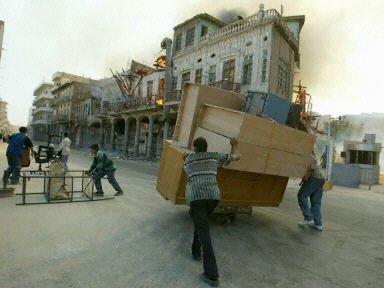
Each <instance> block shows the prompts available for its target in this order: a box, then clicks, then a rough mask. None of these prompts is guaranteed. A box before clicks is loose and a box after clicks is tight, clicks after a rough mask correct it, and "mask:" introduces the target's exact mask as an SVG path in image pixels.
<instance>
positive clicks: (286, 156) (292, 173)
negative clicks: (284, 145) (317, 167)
mask: <svg viewBox="0 0 384 288" xmlns="http://www.w3.org/2000/svg"><path fill="white" fill-rule="evenodd" d="M310 162H311V157H307V156H302V155H296V154H292V153H287V152H284V151H279V150H275V149H271V150H270V154H269V157H268V162H267V165H266V170H265V171H264V173H265V174H273V175H279V176H288V175H289V177H293V178H302V177H303V176H304V175H305V173H306V172H307V170H308V167H309V164H310Z"/></svg>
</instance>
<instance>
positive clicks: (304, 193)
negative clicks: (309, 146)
mask: <svg viewBox="0 0 384 288" xmlns="http://www.w3.org/2000/svg"><path fill="white" fill-rule="evenodd" d="M324 182H325V180H324V176H323V174H322V173H321V171H320V167H319V165H318V164H317V160H316V158H315V154H314V153H313V152H312V160H311V164H310V166H309V167H308V171H307V173H306V175H305V176H304V178H303V181H302V182H301V187H300V190H299V193H298V194H297V200H298V202H299V206H300V209H301V211H302V212H303V216H304V220H303V221H301V222H299V224H298V225H299V227H300V228H305V227H307V226H308V227H310V228H313V229H315V230H317V231H323V223H322V219H321V200H322V198H323V186H324ZM308 198H309V200H310V202H311V207H309V204H308Z"/></svg>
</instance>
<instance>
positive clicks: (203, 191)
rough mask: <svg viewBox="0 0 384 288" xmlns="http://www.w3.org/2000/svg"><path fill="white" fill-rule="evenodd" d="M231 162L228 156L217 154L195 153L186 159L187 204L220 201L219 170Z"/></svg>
mask: <svg viewBox="0 0 384 288" xmlns="http://www.w3.org/2000/svg"><path fill="white" fill-rule="evenodd" d="M228 160H229V155H228V154H223V153H216V152H200V153H193V154H190V155H188V156H187V157H186V159H185V162H184V170H185V173H186V174H187V178H188V181H187V189H186V195H185V196H186V199H187V204H190V203H191V202H192V201H196V200H206V199H209V200H220V190H219V186H218V185H217V180H216V175H217V168H218V167H220V166H223V165H224V164H225V163H226V162H227V161H228Z"/></svg>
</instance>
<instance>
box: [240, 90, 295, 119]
mask: <svg viewBox="0 0 384 288" xmlns="http://www.w3.org/2000/svg"><path fill="white" fill-rule="evenodd" d="M292 105H293V104H292V103H291V102H289V101H287V100H285V99H283V98H281V97H279V96H276V95H273V94H271V93H265V92H258V91H249V92H248V95H247V98H246V102H245V105H244V109H243V111H244V112H247V113H249V114H252V115H256V116H264V117H267V118H270V119H272V120H274V121H276V122H278V123H280V124H286V123H287V120H288V115H289V112H290V110H291V107H292Z"/></svg>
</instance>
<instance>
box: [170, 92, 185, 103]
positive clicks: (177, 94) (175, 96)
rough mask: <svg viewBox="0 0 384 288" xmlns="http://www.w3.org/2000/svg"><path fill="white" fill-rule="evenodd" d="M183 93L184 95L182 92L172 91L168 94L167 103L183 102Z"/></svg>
mask: <svg viewBox="0 0 384 288" xmlns="http://www.w3.org/2000/svg"><path fill="white" fill-rule="evenodd" d="M181 93H182V90H174V91H171V92H170V93H169V94H168V97H167V102H174V101H180V100H181Z"/></svg>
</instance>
